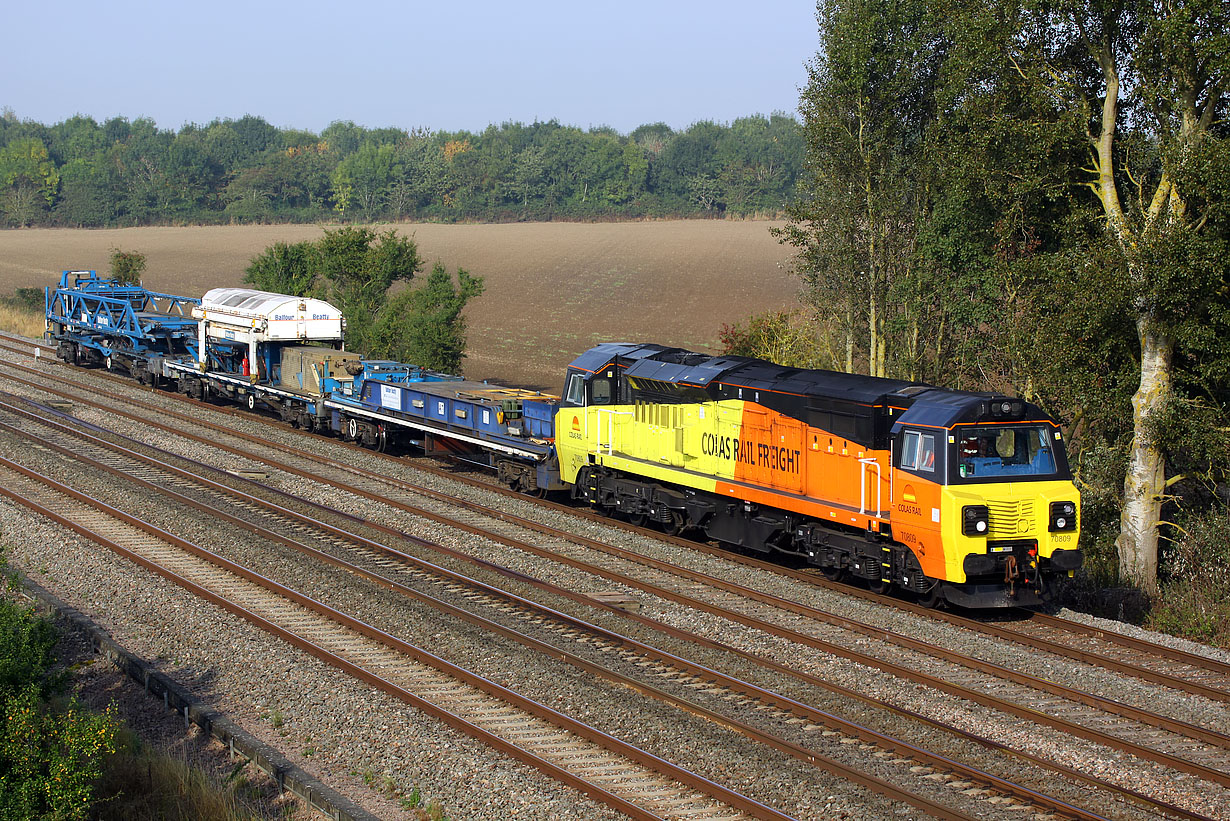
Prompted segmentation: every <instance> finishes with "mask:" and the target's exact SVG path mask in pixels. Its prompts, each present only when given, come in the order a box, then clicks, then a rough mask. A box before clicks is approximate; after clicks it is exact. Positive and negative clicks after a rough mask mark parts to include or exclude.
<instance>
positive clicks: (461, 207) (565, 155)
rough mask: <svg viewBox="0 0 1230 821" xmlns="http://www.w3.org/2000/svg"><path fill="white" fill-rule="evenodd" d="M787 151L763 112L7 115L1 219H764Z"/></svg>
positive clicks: (794, 134) (785, 126)
mask: <svg viewBox="0 0 1230 821" xmlns="http://www.w3.org/2000/svg"><path fill="white" fill-rule="evenodd" d="M38 146H42V147H43V151H44V152H45V154H40V153H39V150H38ZM32 151H33V152H34V153H33V154H31V152H32ZM802 154H803V146H802V138H801V129H800V128H799V124H798V123H797V122H796V121H795V119H794V118H793V117H789V116H786V115H784V114H778V113H775V114H772V115H770V116H769V117H767V118H766V117H763V116H761V115H755V116H751V117H743V118H740V119H738V120H736V121H734V122H733V123H731V124H720V123H714V122H709V121H702V122H698V123H695V124H694V125H692V126H690V127H688V128H687V129H684V130H682V131H678V132H676V131H674V130H673V129H671V128H670V127H669V126H666V125H665V124H662V123H656V124H652V125H646V126H641V127H640V128H638V129H636V130H635V131H633V132H632V134H631V135H629V136H626V137H625V136H623V135H620V134H619V133H617V132H616V131H614V130H613V129H610V128H606V127H597V128H591V129H588V130H584V129H580V128H575V127H571V126H564V125H561V124H560V123H558V122H555V121H550V122H536V123H532V124H529V125H525V124H523V123H503V124H501V125H499V126H495V125H492V126H490V127H488V128H486V129H484V130H483V131H482V132H480V133H471V132H467V131H462V132H455V133H447V132H430V131H425V130H415V131H403V130H400V129H393V128H382V129H368V128H364V127H362V126H359V125H356V124H355V123H353V122H348V121H342V122H335V123H332V124H331V125H329V127H328V128H326V129H325V130H324V131H323V132H321V133H320V134H319V135H317V134H313V133H310V132H304V131H294V130H279V129H277V128H274V127H273V126H271V125H269V124H268V123H267V122H265V121H264V120H262V119H261V118H259V117H252V116H247V117H243V118H241V119H239V120H229V119H227V120H215V121H213V122H211V123H208V124H206V125H196V124H188V125H185V126H182V127H181V128H180V129H178V130H177V131H173V130H163V129H159V128H158V127H157V125H156V124H155V123H154V122H153V121H151V120H148V119H144V118H139V119H136V120H131V121H130V120H128V119H125V118H123V117H116V118H113V119H111V120H107V121H106V122H104V123H101V124H99V123H98V122H96V121H95V120H93V119H91V118H89V117H73V118H70V119H68V120H65V121H64V122H62V123H57V124H55V125H53V126H50V127H47V126H43V125H41V124H39V123H36V122H30V121H19V120H18V119H17V118H16V117H15V116H13V115H12V114H11V113H10V114H9V115H8V116H6V117H5V118H3V119H0V157H8V166H7V167H11V168H10V171H12V172H13V173H16V172H15V169H16V168H17V167H18V166H20V167H21V168H24V169H26V170H25V171H22V172H21V173H20V174H17V175H16V176H14V177H13V180H14V181H11V182H7V183H6V182H5V176H0V187H3V188H4V191H0V194H5V193H6V192H7V194H6V195H7V199H5V200H0V205H2V206H3V207H4V208H5V211H4V212H3V213H4V215H5V217H6V218H7V219H8V221H9V222H11V223H14V224H29V225H35V224H63V225H82V226H96V225H146V224H159V223H168V222H200V223H209V222H218V221H236V222H277V221H305V222H311V221H320V220H326V219H338V218H340V219H342V220H363V221H377V220H383V219H402V218H406V217H414V218H418V219H442V220H456V219H467V220H489V221H499V220H525V219H560V218H563V219H610V218H635V217H643V216H696V215H715V214H724V213H728V214H738V215H752V214H765V215H773V214H779V213H781V211H782V209H783V208H784V207H785V205H786V203H787V202H788V200H789V199H790V196H791V194H792V191H793V189H794V183H795V180H796V178H797V176H798V173H799V170H800V167H801V164H802ZM31 163H32V164H31ZM5 167H6V166H5V164H4V162H2V161H0V170H3V169H4V168H5Z"/></svg>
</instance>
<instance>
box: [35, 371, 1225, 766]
mask: <svg viewBox="0 0 1230 821" xmlns="http://www.w3.org/2000/svg"><path fill="white" fill-rule="evenodd" d="M36 387H37V386H36ZM104 407H105V406H104ZM116 412H117V413H119V414H120V415H126V416H129V417H132V418H135V419H137V420H139V421H142V422H149V423H150V424H155V425H156V426H157V423H152V422H150V420H146V419H144V418H143V417H137V416H135V415H133V414H128V413H126V412H124V411H116ZM185 420H186V421H189V422H190V423H195V424H199V420H195V419H193V418H192V417H185ZM76 421H78V422H79V420H76ZM224 430H225V429H224ZM172 432H176V433H178V434H180V435H187V436H189V437H190V438H191V435H190V434H183V433H182V432H179V431H172ZM227 432H228V433H233V434H235V435H237V436H239V437H240V438H244V437H246V436H248V435H247V434H240V433H237V432H234V431H227ZM252 438H253V439H256V437H252ZM200 441H203V442H206V443H208V444H211V445H214V446H217V447H223V448H224V449H225V446H220V445H218V443H216V442H212V441H209V440H205V439H201V440H200ZM257 441H261V440H257ZM289 450H291V451H294V452H296V453H297V454H301V455H303V456H305V457H307V458H309V459H312V460H314V461H318V462H324V463H327V462H328V461H329V460H326V459H322V458H321V457H319V456H317V455H315V454H311V453H308V452H303V451H295V449H289ZM232 452H236V453H241V454H243V455H245V456H248V457H249V458H256V459H259V460H262V461H264V462H265V463H266V464H270V465H271V466H274V467H278V468H279V469H284V470H286V469H289V471H290V472H294V473H299V474H300V475H304V476H306V477H309V478H313V479H315V480H316V481H322V479H321V477H319V476H316V475H315V474H311V473H308V472H305V471H300V470H298V469H296V468H293V467H291V466H288V465H285V464H283V463H279V462H277V461H276V460H271V459H269V457H267V456H256V457H253V456H252V454H249V453H247V452H244V451H232ZM343 467H345V468H346V469H348V470H352V471H353V470H354V469H353V468H351V467H350V466H343ZM380 478H382V479H384V480H387V481H396V480H390V479H388V477H380ZM333 484H334V485H335V486H338V487H346V486H344V485H341V484H340V483H333ZM348 489H349V490H351V491H352V492H358V493H360V495H364V496H367V497H368V498H372V499H375V500H379V501H384V502H385V503H388V504H393V505H394V506H396V507H399V508H401V509H406V510H408V511H410V512H416V513H419V511H417V510H416V509H414V508H411V507H409V506H406V505H402V504H401V503H396V502H393V501H392V500H388V499H384V498H383V497H380V496H378V495H376V494H372V493H369V492H367V491H362V490H361V489H354V488H348ZM500 518H507V516H502V517H500ZM539 527H540V526H539ZM465 529H467V530H471V531H472V532H477V533H480V534H481V533H482V531H481V530H479V529H477V528H469V527H466V528H465ZM540 529H541V528H540ZM411 538H413V537H411ZM498 540H499V541H501V542H502V543H508V544H511V545H513V546H516V547H519V548H520V549H524V550H527V551H530V552H534V553H536V554H537V555H542V556H544V557H547V558H551V559H552V560H555V561H562V562H564V563H567V564H570V565H571V566H574V567H577V568H578V569H582V570H586V571H587V572H593V573H597V574H599V575H602V576H603V577H605V578H608V579H610V580H612V581H615V582H618V583H623V584H627V585H629V586H632V587H640V588H642V589H646V590H648V591H649V592H652V593H654V594H656V595H660V596H663V597H664V598H667V599H670V600H674V601H677V602H679V603H682V604H685V605H689V606H693V607H697V608H698V609H701V610H704V611H706V612H710V613H712V614H714V615H719V616H724V617H727V618H732V619H734V620H736V621H740V622H742V623H745V624H748V625H749V626H753V627H758V628H760V629H765V630H768V631H769V632H773V633H775V634H777V635H781V636H783V637H785V638H788V639H792V640H795V641H799V642H801V643H804V644H808V645H810V646H814V647H817V648H818V649H821V650H825V651H827V652H830V653H834V654H836V655H841V656H843V657H846V658H850V659H851V660H854V661H858V662H860V663H863V664H867V665H869V666H873V667H877V668H879V669H882V670H884V671H886V672H889V673H892V674H895V675H899V676H902V677H904V678H907V679H910V680H915V681H919V682H920V683H923V684H927V685H929V686H933V687H936V688H937V689H940V690H942V691H944V692H949V693H950V694H953V695H958V696H959V697H965V698H969V699H970V700H973V701H975V702H977V703H981V704H983V705H984V706H988V707H990V708H992V709H1000V710H1002V711H1005V712H1009V713H1011V714H1014V715H1017V716H1018V717H1021V718H1025V719H1027V720H1031V721H1035V722H1039V723H1043V724H1048V725H1049V726H1053V727H1056V728H1058V729H1063V730H1065V731H1067V732H1070V733H1072V734H1073V735H1077V736H1078V737H1082V738H1086V739H1087V740H1092V741H1095V742H1098V743H1102V744H1105V745H1107V746H1110V747H1112V748H1116V749H1122V750H1124V751H1127V752H1131V753H1133V754H1136V755H1139V756H1140V757H1142V758H1144V759H1146V760H1153V761H1156V762H1158V763H1162V764H1165V765H1167V766H1171V767H1173V768H1175V769H1180V770H1183V771H1187V772H1191V773H1192V774H1195V775H1198V776H1200V777H1202V778H1206V779H1208V780H1212V781H1217V782H1219V783H1223V784H1227V785H1228V786H1230V781H1228V780H1227V779H1230V776H1227V775H1226V774H1225V773H1222V772H1221V771H1219V770H1214V769H1211V768H1208V767H1205V766H1204V765H1200V764H1195V763H1193V762H1188V761H1186V760H1185V759H1181V758H1178V757H1176V756H1172V755H1170V754H1168V753H1164V752H1161V751H1157V750H1153V749H1151V748H1147V747H1142V746H1141V745H1138V744H1135V743H1134V742H1130V741H1126V740H1123V739H1119V738H1117V737H1115V736H1111V735H1108V734H1106V733H1103V732H1101V731H1098V730H1092V729H1090V728H1086V727H1084V726H1082V725H1079V724H1075V723H1073V722H1070V721H1067V720H1066V719H1061V718H1058V717H1052V716H1046V715H1044V714H1041V713H1039V712H1038V711H1036V710H1032V709H1030V708H1025V707H1020V706H1018V705H1015V704H1013V703H1011V702H1004V701H1003V700H1002V699H999V698H997V697H994V696H986V695H984V694H981V693H979V692H977V691H974V690H970V689H969V688H966V687H963V686H961V685H955V684H951V683H949V682H946V681H944V680H943V679H939V678H937V677H934V676H928V675H926V674H922V673H918V672H916V671H912V670H909V669H908V668H903V667H901V666H900V665H896V664H894V663H892V662H886V661H881V660H878V659H875V658H873V657H869V656H866V655H865V654H862V653H859V652H858V651H848V650H846V649H845V648H841V647H839V646H836V645H832V644H830V643H827V642H823V641H822V640H819V639H814V638H812V637H809V636H804V635H802V634H797V633H795V632H794V631H789V630H784V629H781V628H777V627H776V626H775V625H771V624H768V623H765V622H762V621H760V620H756V619H751V618H748V617H744V616H742V615H741V614H734V613H731V612H730V611H726V610H724V609H722V608H718V607H715V606H712V605H708V604H707V603H704V602H700V601H698V600H695V599H693V598H691V597H688V596H684V595H681V594H676V593H674V592H673V591H668V590H665V589H663V588H658V587H655V586H652V585H648V584H647V583H646V582H644V581H643V580H640V579H633V578H630V577H627V576H622V575H619V574H615V573H613V572H611V571H604V570H600V569H596V568H593V567H590V566H589V565H586V564H584V563H581V562H578V561H576V560H572V559H568V558H567V557H560V556H559V555H557V554H554V553H552V552H550V551H547V550H544V549H540V548H537V547H536V546H534V545H530V544H528V543H519V542H515V541H513V540H508V539H506V538H505V537H499V539H498ZM415 541H420V542H421V540H417V539H415ZM463 555H464V554H463ZM633 555H634V556H635V555H636V554H633ZM637 558H643V557H637ZM470 560H471V561H473V559H470ZM671 569H676V568H673V567H672V568H671ZM591 603H592V602H591Z"/></svg>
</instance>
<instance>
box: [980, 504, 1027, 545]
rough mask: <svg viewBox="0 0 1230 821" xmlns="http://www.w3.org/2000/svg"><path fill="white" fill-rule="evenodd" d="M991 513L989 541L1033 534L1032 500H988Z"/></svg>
mask: <svg viewBox="0 0 1230 821" xmlns="http://www.w3.org/2000/svg"><path fill="white" fill-rule="evenodd" d="M987 508H988V509H989V510H990V512H991V521H990V528H989V531H988V533H987V538H989V539H1016V538H1020V537H1021V536H1028V535H1030V534H1032V533H1033V532H1034V503H1033V500H1032V499H1025V500H1021V501H1017V500H1007V501H1005V500H999V499H988V500H987Z"/></svg>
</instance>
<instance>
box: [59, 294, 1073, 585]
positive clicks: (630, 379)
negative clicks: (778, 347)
mask: <svg viewBox="0 0 1230 821" xmlns="http://www.w3.org/2000/svg"><path fill="white" fill-rule="evenodd" d="M186 311H190V312H191V315H192V318H191V319H188V318H187V317H186V316H185V312H186ZM344 326H345V323H344V320H343V319H342V317H341V315H340V313H339V312H337V310H336V309H335V308H333V306H331V305H329V304H328V303H324V302H320V301H319V300H309V299H306V298H302V297H293V296H286V295H282V294H269V293H265V292H261V291H251V290H247V289H238V288H228V289H215V290H213V291H210V292H209V293H207V294H206V295H205V297H204V298H203V299H202V300H200V301H199V304H198V301H197V300H194V299H189V298H185V297H171V296H168V295H164V294H152V293H151V292H148V291H144V290H143V289H141V288H134V287H132V286H122V285H120V284H119V283H116V282H114V281H113V280H105V279H99V278H98V277H97V275H96V274H94V273H93V272H75V271H67V272H65V273H64V276H63V277H62V279H61V282H60V287H59V288H58V289H50V288H49V289H48V292H47V336H48V338H50V339H54V340H56V342H57V350H58V353H59V355H60V357H61V358H63V359H64V360H65V361H69V362H76V363H78V364H98V365H104V366H106V367H108V368H114V369H120V370H125V371H127V372H129V373H131V374H133V375H134V376H137V377H138V378H139V379H140V380H141V381H143V382H146V383H148V384H153V385H155V386H158V385H168V386H174V387H175V388H177V389H178V390H180V391H181V392H183V393H187V394H191V395H194V396H197V397H199V398H210V399H224V400H227V401H232V402H237V403H239V404H243V405H246V406H247V407H248V408H249V409H251V410H256V409H258V408H259V409H264V410H268V411H273V412H276V413H278V414H279V415H280V416H281V417H282V418H283V419H284V420H286V421H288V422H291V423H293V424H295V425H297V426H299V427H303V428H306V429H309V430H317V431H320V432H323V433H333V434H336V435H338V436H340V437H342V438H343V439H346V440H350V441H355V442H358V443H359V444H362V445H365V446H368V447H372V448H376V449H379V450H383V449H385V448H387V447H390V446H397V445H401V446H406V445H410V446H414V447H417V448H421V449H422V450H424V451H425V452H428V453H451V454H465V455H467V456H468V457H469V458H471V459H473V460H477V461H480V462H482V463H483V464H486V465H488V466H490V467H491V468H493V469H494V470H495V471H496V473H497V475H498V476H499V478H500V480H501V481H503V482H504V483H505V484H507V485H509V486H510V487H514V488H517V489H519V490H522V491H526V492H530V493H539V494H541V493H545V492H547V491H568V492H570V493H571V495H572V496H573V498H575V499H577V500H581V501H584V502H587V503H589V504H590V505H592V506H594V507H595V508H597V509H598V510H601V511H603V512H606V513H609V514H619V515H621V516H623V517H625V518H628V519H630V520H632V521H634V522H653V523H656V524H657V525H658V526H660V527H661V528H662V529H664V530H666V531H667V532H670V533H677V532H681V531H684V530H691V531H694V532H699V533H703V534H704V535H706V536H707V537H709V538H711V539H715V540H718V541H720V542H722V543H725V544H727V545H731V546H737V547H740V548H743V549H747V550H751V551H760V552H764V553H783V554H791V555H794V556H797V557H799V558H801V559H802V560H805V561H807V562H809V563H811V564H813V565H815V566H817V567H819V568H821V569H822V570H823V571H824V572H825V573H826V574H827V575H829V576H830V577H833V578H837V577H839V576H843V575H849V576H852V577H855V578H858V579H862V580H864V581H865V582H866V583H867V584H868V585H869V586H871V587H872V588H873V589H876V590H879V591H887V590H889V589H890V588H894V587H896V588H901V589H904V590H908V591H912V592H913V593H915V594H917V595H918V596H919V597H921V598H922V599H923V600H925V601H928V602H930V603H936V602H940V601H948V602H951V603H954V604H957V605H961V606H965V607H1005V606H1018V605H1034V604H1038V603H1040V602H1041V601H1042V599H1043V597H1044V596H1045V594H1046V592H1047V590H1048V587H1049V584H1050V582H1051V580H1053V579H1054V578H1055V577H1056V576H1058V575H1061V574H1067V575H1070V574H1071V573H1072V572H1073V571H1075V570H1076V569H1077V568H1079V567H1080V565H1081V554H1080V552H1079V550H1078V549H1077V541H1078V535H1079V531H1078V524H1079V523H1078V514H1079V510H1080V498H1079V495H1078V493H1077V490H1076V487H1075V485H1074V484H1073V483H1072V477H1071V473H1070V471H1069V469H1068V463H1067V457H1066V452H1065V448H1064V441H1063V435H1062V432H1061V431H1060V429H1059V426H1058V424H1056V422H1055V421H1054V420H1052V419H1050V418H1049V417H1048V416H1047V415H1046V414H1045V413H1043V412H1042V411H1041V410H1040V409H1038V408H1037V407H1035V406H1033V405H1030V404H1028V403H1025V402H1023V401H1021V400H1020V399H1016V398H1012V397H1008V396H1002V395H994V394H978V393H968V392H962V391H952V390H945V389H943V388H937V387H933V386H930V385H925V384H920V383H916V382H904V381H898V380H890V379H878V378H873V377H865V376H857V375H853V374H845V373H835V372H831V371H820V370H801V369H796V368H786V367H782V366H779V365H774V364H772V363H769V362H764V361H760V360H755V359H748V358H745V357H734V356H716V357H715V356H709V355H707V354H699V353H692V352H690V351H685V350H681V349H678V348H667V347H664V346H661V345H637V344H615V343H608V344H603V345H598V346H596V347H594V348H592V349H590V350H588V351H586V352H585V353H583V354H581V356H580V357H578V358H577V359H576V361H574V362H573V363H572V364H571V365H570V366H569V368H568V371H567V375H566V377H565V382H564V394H563V396H562V397H554V396H549V395H546V394H541V393H537V392H533V391H525V390H520V389H515V388H503V387H497V386H493V385H489V384H486V383H481V382H471V381H465V380H461V379H459V378H457V377H453V376H449V375H447V374H439V373H433V372H430V371H425V370H423V369H421V368H417V367H414V366H413V365H406V364H403V363H397V362H388V361H372V360H361V359H360V358H358V357H357V356H355V355H354V354H351V353H346V352H345V351H344V350H343V344H342V343H343V334H344Z"/></svg>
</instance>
